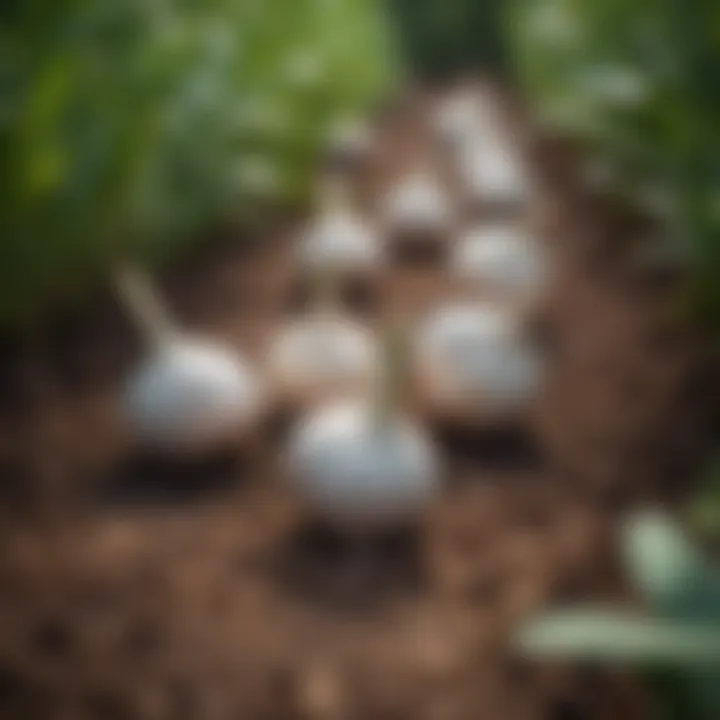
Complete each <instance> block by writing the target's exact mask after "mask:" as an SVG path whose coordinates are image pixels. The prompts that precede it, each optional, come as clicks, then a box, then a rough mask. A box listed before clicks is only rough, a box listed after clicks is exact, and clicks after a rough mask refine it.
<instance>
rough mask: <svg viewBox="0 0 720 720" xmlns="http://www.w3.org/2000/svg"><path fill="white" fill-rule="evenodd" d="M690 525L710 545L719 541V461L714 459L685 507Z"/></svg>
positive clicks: (716, 544)
mask: <svg viewBox="0 0 720 720" xmlns="http://www.w3.org/2000/svg"><path fill="white" fill-rule="evenodd" d="M687 518H688V523H689V524H690V526H691V527H692V528H693V529H694V530H696V531H697V532H698V534H699V535H700V536H702V537H703V538H705V539H707V540H708V541H709V542H710V543H711V544H712V545H714V546H716V547H717V546H718V543H720V463H719V462H718V461H717V460H716V461H715V463H714V464H713V465H712V467H711V468H710V471H709V472H708V474H707V476H706V477H705V478H704V482H703V483H702V484H701V486H700V488H699V490H698V492H697V493H696V495H695V496H694V497H693V499H692V501H691V502H690V503H689V505H688V507H687Z"/></svg>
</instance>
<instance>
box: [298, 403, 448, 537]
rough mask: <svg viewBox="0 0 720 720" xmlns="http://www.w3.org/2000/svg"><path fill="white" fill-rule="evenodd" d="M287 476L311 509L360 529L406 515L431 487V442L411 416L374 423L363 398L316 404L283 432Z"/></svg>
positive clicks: (435, 480) (419, 507) (423, 502)
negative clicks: (290, 429)
mask: <svg viewBox="0 0 720 720" xmlns="http://www.w3.org/2000/svg"><path fill="white" fill-rule="evenodd" d="M288 462H289V470H290V476H291V479H292V481H293V483H294V484H295V486H296V487H297V488H298V490H299V491H300V492H301V494H302V495H303V496H304V497H305V499H306V500H307V501H308V503H309V504H310V505H311V506H312V508H313V509H314V510H315V511H316V512H317V513H318V514H319V515H321V516H322V517H324V518H325V519H326V520H328V521H330V522H333V523H335V524H336V525H338V526H339V527H340V528H343V529H348V530H355V531H363V530H372V529H377V528H380V527H383V526H387V525H390V524H392V523H397V522H401V521H403V520H406V519H411V518H413V517H415V516H417V515H418V514H419V513H421V512H422V511H423V510H424V509H425V508H426V507H427V505H428V504H429V503H430V501H431V500H432V498H433V497H434V496H435V493H436V491H437V490H438V485H439V472H438V470H439V468H438V460H437V457H436V453H435V450H434V447H433V446H432V444H431V443H430V441H429V440H428V439H427V438H426V437H425V435H424V434H423V432H422V431H421V430H420V429H419V428H418V427H416V426H414V425H413V424H412V423H411V422H409V421H407V420H404V419H401V418H398V417H395V416H392V417H389V418H387V419H385V420H383V421H379V420H378V419H377V417H376V416H375V413H374V408H373V407H372V405H371V404H370V403H367V402H365V401H357V400H354V401H344V402H338V403H335V404H332V405H329V406H324V407H321V408H319V409H318V410H316V411H315V412H313V413H312V414H310V415H309V417H307V418H305V419H304V420H303V421H302V422H301V424H300V425H299V426H298V427H297V428H296V430H295V433H294V435H293V436H292V438H291V442H290V446H289V453H288Z"/></svg>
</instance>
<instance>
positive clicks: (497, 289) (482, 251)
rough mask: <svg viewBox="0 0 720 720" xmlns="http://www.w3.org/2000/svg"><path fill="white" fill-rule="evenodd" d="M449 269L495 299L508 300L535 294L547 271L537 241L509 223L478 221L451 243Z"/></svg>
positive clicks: (529, 297)
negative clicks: (480, 223) (482, 223)
mask: <svg viewBox="0 0 720 720" xmlns="http://www.w3.org/2000/svg"><path fill="white" fill-rule="evenodd" d="M450 270H451V272H452V273H453V274H454V275H455V276H456V277H458V278H460V279H461V280H464V281H469V282H472V283H473V284H475V285H477V287H478V289H481V290H487V291H488V292H489V294H490V295H491V296H492V297H493V298H494V299H496V300H508V301H511V302H512V301H516V300H517V301H520V300H533V299H536V298H538V297H539V295H540V293H541V292H542V290H543V288H545V287H546V286H547V282H548V280H547V278H548V273H549V268H548V264H547V259H546V256H545V254H544V253H543V252H542V251H541V247H540V246H539V245H538V243H537V242H536V241H535V240H534V239H533V238H532V237H530V236H529V235H528V233H527V231H526V230H525V229H524V228H523V227H521V226H520V225H517V224H511V223H495V224H489V225H479V226H477V227H474V228H472V229H471V230H469V231H468V232H467V233H465V234H464V235H462V236H461V237H460V238H459V239H458V241H457V243H456V244H455V245H454V246H453V249H452V252H451V256H450Z"/></svg>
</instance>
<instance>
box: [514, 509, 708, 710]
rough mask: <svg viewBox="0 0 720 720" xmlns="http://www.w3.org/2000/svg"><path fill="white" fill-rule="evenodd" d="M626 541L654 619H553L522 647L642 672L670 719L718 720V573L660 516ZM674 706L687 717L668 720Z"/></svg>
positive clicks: (641, 522) (615, 612)
mask: <svg viewBox="0 0 720 720" xmlns="http://www.w3.org/2000/svg"><path fill="white" fill-rule="evenodd" d="M621 540H622V549H623V557H624V560H625V565H626V569H627V573H628V575H629V577H630V579H631V580H632V582H633V583H634V585H635V587H636V589H637V590H638V591H639V592H641V593H642V594H643V595H644V597H645V599H646V601H647V604H648V609H649V611H650V614H649V615H647V616H644V615H638V614H637V613H633V612H630V611H628V610H620V609H613V608H609V607H601V608H598V607H589V608H582V607H580V608H574V609H569V610H564V611H563V610H561V611H558V612H553V613H549V614H546V615H544V616H540V617H537V618H533V619H531V620H530V621H529V622H528V623H526V624H525V625H524V626H523V627H521V628H520V629H519V631H518V634H517V637H516V641H517V644H518V646H519V648H520V649H521V651H522V652H524V653H525V654H528V655H531V656H535V657H545V658H563V659H574V660H584V661H593V662H601V663H610V664H620V665H632V666H639V667H641V668H644V669H646V670H647V671H649V675H648V677H649V678H650V679H651V680H658V679H659V678H662V685H661V686H660V690H661V691H662V693H661V695H659V696H658V698H659V700H661V703H662V710H663V712H665V713H666V715H665V716H666V717H669V718H680V717H682V718H698V719H701V720H705V719H709V718H715V717H718V716H719V714H720V686H718V684H717V678H718V673H719V672H720V574H719V573H718V571H717V569H716V568H714V567H713V566H712V565H711V564H710V562H709V561H708V559H707V558H706V557H705V556H704V555H703V554H702V553H701V552H700V551H699V550H698V548H696V547H695V546H694V545H693V544H692V543H691V542H690V541H689V540H688V538H687V537H686V536H685V535H684V533H683V532H682V531H681V529H680V528H679V527H678V526H677V525H675V523H673V522H672V521H671V520H670V519H669V518H667V517H665V516H663V515H661V514H657V513H653V512H645V513H640V514H638V515H636V516H634V517H632V518H630V520H629V522H627V523H626V524H625V526H624V527H623V530H622V533H621ZM670 681H672V687H671V686H670V684H669V683H670ZM680 693H681V694H682V702H680ZM675 707H676V708H678V709H681V710H682V712H681V713H676V714H669V715H668V714H667V713H668V711H669V710H670V709H671V708H675Z"/></svg>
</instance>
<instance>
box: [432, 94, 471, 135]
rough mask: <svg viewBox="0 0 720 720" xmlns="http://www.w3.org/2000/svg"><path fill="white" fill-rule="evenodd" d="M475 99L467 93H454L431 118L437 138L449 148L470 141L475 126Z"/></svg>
mask: <svg viewBox="0 0 720 720" xmlns="http://www.w3.org/2000/svg"><path fill="white" fill-rule="evenodd" d="M477 111H478V108H477V103H476V98H475V97H474V96H473V95H472V94H471V93H469V92H465V93H455V94H453V95H451V96H450V97H449V98H447V99H446V100H444V101H443V102H442V103H441V104H440V106H439V107H438V109H437V111H436V112H435V114H434V116H433V127H434V130H435V133H436V135H437V136H438V138H439V139H440V140H441V141H442V142H443V143H445V144H447V145H449V146H450V147H455V148H456V147H458V146H460V145H462V144H464V143H466V142H468V141H469V140H470V138H471V137H472V135H473V133H474V132H475V128H476V124H477V120H478V117H477V114H478V113H477Z"/></svg>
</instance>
